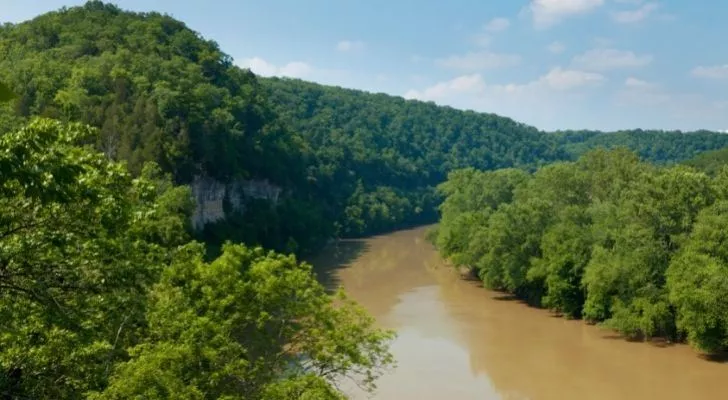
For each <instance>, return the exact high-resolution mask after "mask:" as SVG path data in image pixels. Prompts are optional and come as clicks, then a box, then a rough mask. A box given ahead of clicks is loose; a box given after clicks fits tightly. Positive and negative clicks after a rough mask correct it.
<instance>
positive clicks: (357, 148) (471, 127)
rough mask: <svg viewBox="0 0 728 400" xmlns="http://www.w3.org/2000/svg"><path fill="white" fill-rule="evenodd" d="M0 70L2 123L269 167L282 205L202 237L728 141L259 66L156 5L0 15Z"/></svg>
mask: <svg viewBox="0 0 728 400" xmlns="http://www.w3.org/2000/svg"><path fill="white" fill-rule="evenodd" d="M0 80H3V81H5V82H6V83H7V84H8V85H9V86H10V87H11V88H12V89H13V90H14V91H15V92H16V93H18V95H19V99H18V100H16V101H14V102H13V103H11V104H10V105H8V106H5V107H4V108H3V109H2V110H0V132H10V131H13V130H17V129H18V128H20V127H21V126H23V124H25V123H27V122H28V121H29V120H30V119H31V118H32V117H35V116H42V117H48V118H54V119H57V120H61V121H65V122H82V123H85V124H88V125H91V126H93V127H96V128H98V129H99V132H100V133H99V135H98V137H97V138H95V139H94V143H93V144H94V146H95V147H96V148H97V149H98V150H100V151H102V152H103V153H104V154H106V155H107V156H108V157H110V158H111V159H112V160H116V161H123V162H125V163H126V165H127V167H128V169H129V171H130V172H131V173H132V174H133V175H134V176H136V175H138V174H139V173H140V172H141V169H142V166H143V165H144V163H145V162H148V161H153V162H155V163H156V164H157V165H159V167H160V168H161V169H162V171H164V172H166V173H170V174H171V175H172V179H173V181H174V182H175V183H176V184H189V183H190V182H191V180H192V179H193V178H194V177H195V176H198V175H205V176H209V177H212V178H215V179H217V180H219V181H221V182H230V181H233V180H236V179H265V180H269V181H270V182H273V183H274V184H276V185H278V186H280V187H281V188H283V189H284V190H283V193H284V195H283V197H282V200H281V201H280V202H278V203H277V204H276V205H272V204H270V203H268V202H261V201H257V200H254V199H249V201H248V204H246V207H245V209H246V210H248V212H246V213H235V212H230V214H229V216H228V218H227V219H226V221H224V222H221V223H217V224H213V225H210V226H208V227H207V229H205V230H204V232H201V233H198V236H197V237H198V238H200V239H203V240H205V241H207V242H215V243H218V244H221V243H222V242H224V241H225V240H227V239H232V240H234V241H243V242H246V243H254V244H261V245H264V246H266V247H268V248H274V249H279V250H285V251H295V252H303V251H305V250H312V249H316V248H318V247H319V246H320V245H321V244H322V243H324V242H325V241H326V240H327V239H329V238H331V237H338V236H349V237H350V236H361V235H367V234H372V233H378V232H384V231H387V230H391V229H395V228H400V227H404V226H408V225H414V224H420V223H426V222H427V223H429V222H434V221H436V219H437V209H436V207H437V205H438V204H439V202H440V200H441V199H440V198H439V196H438V194H437V193H436V191H435V190H434V187H435V186H436V185H437V184H438V183H440V182H442V181H443V180H444V179H445V178H446V176H447V173H448V172H449V171H451V170H454V169H457V168H463V167H474V168H478V169H485V170H487V169H496V168H509V167H512V168H521V169H525V170H533V169H535V168H537V167H538V166H541V165H544V164H546V163H550V162H553V161H557V160H572V159H574V158H575V157H577V156H578V155H579V154H581V153H583V152H584V151H586V150H588V149H590V148H593V147H598V146H607V147H609V146H613V145H626V146H627V147H629V148H631V149H633V150H635V151H637V152H638V153H639V154H640V155H641V156H642V157H643V158H645V159H646V160H652V161H660V162H675V161H681V160H685V159H689V158H692V157H694V156H695V155H696V154H697V153H698V152H700V151H703V150H710V149H717V148H720V147H724V146H727V145H728V136H727V135H722V134H718V133H710V132H697V133H690V134H683V133H679V132H651V131H649V132H648V131H644V132H643V131H629V132H616V133H598V132H586V131H584V132H558V133H553V134H546V133H544V132H541V131H539V130H538V129H536V128H534V127H531V126H527V125H525V124H522V123H518V122H516V121H513V120H511V119H509V118H504V117H501V116H497V115H493V114H485V113H476V112H472V111H460V110H456V109H452V108H449V107H439V106H436V105H434V104H432V103H424V102H419V101H407V100H404V99H402V98H400V97H394V96H388V95H384V94H371V93H366V92H361V91H355V90H347V89H342V88H338V87H329V86H322V85H318V84H314V83H308V82H303V81H300V80H293V79H280V78H259V77H256V76H255V75H254V74H252V73H251V72H250V71H247V70H243V69H240V68H238V67H236V66H235V65H234V63H233V60H232V59H231V57H230V56H228V55H226V54H225V53H223V52H222V51H221V50H220V48H219V46H218V45H217V44H216V43H214V42H212V41H209V40H205V39H204V38H202V37H201V36H200V35H199V34H198V33H196V32H194V31H192V30H190V29H189V28H187V27H186V26H185V24H184V23H182V22H180V21H177V20H175V19H173V18H171V17H169V16H166V15H162V14H159V13H133V12H127V11H123V10H121V9H119V8H118V7H116V6H113V5H110V4H105V3H102V2H99V1H91V2H89V3H87V4H86V5H85V6H83V7H73V8H68V9H62V10H60V11H57V12H51V13H47V14H44V15H41V16H39V17H36V18H35V19H33V20H31V21H28V22H25V23H20V24H6V25H4V26H2V27H0Z"/></svg>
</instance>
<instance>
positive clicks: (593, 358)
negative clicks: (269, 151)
mask: <svg viewBox="0 0 728 400" xmlns="http://www.w3.org/2000/svg"><path fill="white" fill-rule="evenodd" d="M424 232H425V230H424V228H418V229H412V230H407V231H400V232H396V233H392V234H388V235H382V236H378V237H374V238H370V239H365V240H351V241H344V242H340V243H338V244H337V245H336V246H332V247H331V248H330V249H328V250H327V251H326V252H324V253H323V254H321V255H320V256H319V257H317V258H316V259H315V260H312V262H313V263H314V265H316V266H317V269H318V273H319V276H320V279H321V280H322V281H323V282H324V283H325V284H327V285H329V286H331V287H335V286H339V285H341V286H343V287H344V288H345V289H346V291H347V292H348V293H349V294H350V295H351V297H353V298H354V299H355V300H357V301H358V302H359V303H360V304H361V305H363V306H364V307H365V308H367V309H368V310H369V312H371V313H372V314H373V315H374V316H375V317H376V318H377V320H378V322H379V324H381V325H382V326H384V327H387V328H391V329H395V330H396V331H397V334H398V337H397V339H396V341H395V342H394V343H393V345H392V352H393V354H394V355H395V358H396V359H397V362H398V367H397V368H396V369H395V370H393V371H391V372H389V373H387V374H386V375H385V376H383V377H382V378H381V379H380V381H379V383H378V390H377V392H376V393H375V394H374V395H373V396H371V397H367V396H366V395H364V394H362V393H361V392H359V391H357V390H356V387H354V386H353V385H351V386H346V390H347V391H348V393H349V394H350V395H351V396H352V398H353V399H365V398H373V399H381V400H389V399H392V400H407V399H413V400H430V399H433V400H434V399H438V400H439V399H447V400H456V399H458V400H459V399H534V400H537V399H560V400H563V399H579V400H581V399H596V400H601V399H640V400H642V399H663V400H665V399H723V398H728V364H724V363H720V362H714V361H706V360H705V359H703V358H701V357H699V356H698V355H697V354H696V353H695V352H694V351H693V350H691V349H690V348H688V347H687V346H684V345H674V346H670V345H663V346H659V345H656V344H647V343H635V342H628V341H625V340H623V339H622V338H620V337H618V336H617V335H615V334H613V333H612V332H610V331H606V330H603V329H600V328H598V327H595V326H589V325H586V324H584V323H583V322H581V321H567V320H565V319H562V318H558V317H555V316H553V315H551V314H550V313H549V312H548V311H545V310H538V309H534V308H530V307H527V306H525V305H523V304H521V303H520V302H518V301H515V300H512V299H509V298H507V297H504V296H502V295H500V294H497V293H493V292H489V291H486V290H485V289H483V288H482V287H480V286H479V284H478V283H477V282H469V281H465V280H463V279H461V278H460V277H459V276H458V275H457V274H455V273H453V271H452V270H451V269H449V268H448V267H447V266H445V265H444V264H443V262H442V260H441V259H440V257H439V256H438V254H437V253H436V251H435V250H434V248H433V247H432V246H431V245H430V244H429V243H428V242H427V241H425V239H424Z"/></svg>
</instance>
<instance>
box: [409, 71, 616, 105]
mask: <svg viewBox="0 0 728 400" xmlns="http://www.w3.org/2000/svg"><path fill="white" fill-rule="evenodd" d="M605 80H606V78H605V77H604V76H603V75H601V74H598V73H594V72H586V71H579V70H572V69H563V68H561V67H556V68H553V69H551V70H550V71H549V72H547V73H546V74H544V75H542V76H540V77H539V78H538V79H535V80H533V81H530V82H527V83H523V84H519V83H508V84H494V85H487V84H486V83H485V80H484V79H483V76H482V75H481V74H477V73H476V74H468V75H461V76H458V77H456V78H454V79H451V80H448V81H444V82H439V83H437V84H435V85H432V86H430V87H427V88H425V89H423V90H414V89H412V90H409V91H408V92H407V93H406V94H405V96H404V97H406V98H408V99H419V100H432V101H443V100H448V99H452V98H459V97H461V96H463V95H484V96H503V95H533V94H536V93H546V92H554V91H556V92H565V91H570V90H574V89H578V88H580V87H587V86H595V85H598V84H601V83H602V82H604V81H605Z"/></svg>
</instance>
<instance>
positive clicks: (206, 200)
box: [190, 176, 281, 230]
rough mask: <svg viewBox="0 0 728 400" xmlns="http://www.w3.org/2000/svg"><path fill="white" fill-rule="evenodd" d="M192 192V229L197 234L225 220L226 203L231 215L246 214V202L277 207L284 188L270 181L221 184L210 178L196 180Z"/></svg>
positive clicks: (192, 185) (204, 177)
mask: <svg viewBox="0 0 728 400" xmlns="http://www.w3.org/2000/svg"><path fill="white" fill-rule="evenodd" d="M190 188H191V189H192V196H193V198H194V199H195V204H196V207H195V213H194V214H193V215H192V227H193V228H194V229H195V230H200V229H202V228H204V227H205V225H206V224H208V223H211V222H217V221H220V220H223V219H225V209H224V206H223V204H224V203H225V202H227V203H228V205H229V207H230V209H231V211H244V207H245V199H246V198H254V199H266V200H269V201H271V202H273V204H276V203H278V198H279V197H280V194H281V188H280V187H278V186H276V185H274V184H272V183H270V182H268V181H267V180H237V181H233V182H230V183H222V182H220V181H217V180H215V179H212V178H210V177H207V176H197V177H195V179H194V180H193V182H192V184H191V185H190Z"/></svg>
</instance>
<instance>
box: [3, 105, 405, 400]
mask: <svg viewBox="0 0 728 400" xmlns="http://www.w3.org/2000/svg"><path fill="white" fill-rule="evenodd" d="M95 134H97V131H96V130H95V129H93V128H90V127H88V126H85V125H81V124H77V123H73V124H64V123H61V122H58V121H53V120H48V119H37V120H34V121H32V122H31V123H30V124H29V125H28V126H27V127H25V128H22V129H20V130H18V131H16V132H12V133H7V134H5V135H3V136H0V176H2V179H1V180H0V192H1V193H2V196H0V318H1V319H2V321H3V323H2V324H1V325H0V395H2V397H3V398H63V399H76V398H92V399H116V398H130V397H139V398H158V399H167V398H189V399H213V398H215V399H217V398H227V399H256V398H260V399H263V398H265V399H288V398H291V397H290V396H291V395H293V394H295V395H296V396H297V397H299V398H307V397H308V398H317V399H326V398H330V399H339V398H341V396H342V394H341V393H340V392H339V391H338V390H337V387H336V384H337V382H339V381H340V380H341V379H356V380H357V382H359V383H360V384H361V385H362V386H363V387H365V388H370V389H371V388H373V384H374V380H375V379H376V377H377V376H378V374H379V372H380V371H381V370H382V368H385V367H387V366H389V365H390V364H391V362H392V359H391V356H390V355H389V353H388V352H387V344H388V341H389V339H390V338H391V334H390V333H389V332H385V331H380V330H378V329H376V328H374V326H373V321H372V320H371V318H370V317H369V316H367V315H366V314H365V313H364V312H363V311H362V310H361V309H360V308H359V307H358V306H356V305H355V304H354V303H352V302H351V301H349V300H347V299H346V298H345V297H343V295H339V296H337V297H333V296H331V295H329V294H327V293H326V291H325V289H324V288H323V287H322V286H321V285H320V284H319V283H318V282H317V281H316V280H315V277H314V275H313V273H312V271H311V267H310V266H308V265H306V264H301V263H299V262H297V261H296V259H295V257H294V256H283V255H280V254H275V253H272V252H266V251H263V250H262V249H261V248H250V247H246V246H244V245H232V244H229V245H226V246H225V247H224V249H223V254H222V255H221V256H220V257H219V258H218V259H217V260H215V261H213V262H210V263H207V262H205V261H204V260H203V258H204V255H205V252H204V247H203V246H202V245H201V244H199V243H194V242H189V237H188V235H187V231H188V229H187V228H186V225H187V224H188V223H189V217H190V213H191V211H192V207H193V204H192V202H191V197H190V193H189V189H188V188H187V187H184V186H174V185H173V184H172V180H171V177H170V176H169V175H168V174H165V173H163V172H162V171H161V169H160V168H159V167H158V166H157V165H156V164H154V163H147V164H145V165H144V166H143V167H142V171H141V173H140V176H139V177H137V178H133V177H132V176H131V175H130V174H129V173H128V172H127V171H126V168H125V167H124V165H122V164H119V163H115V162H113V161H109V160H108V158H107V157H106V156H105V155H104V154H102V153H99V152H97V151H96V150H94V149H92V148H91V147H89V146H88V145H84V143H89V142H92V140H93V139H94V135H95Z"/></svg>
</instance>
